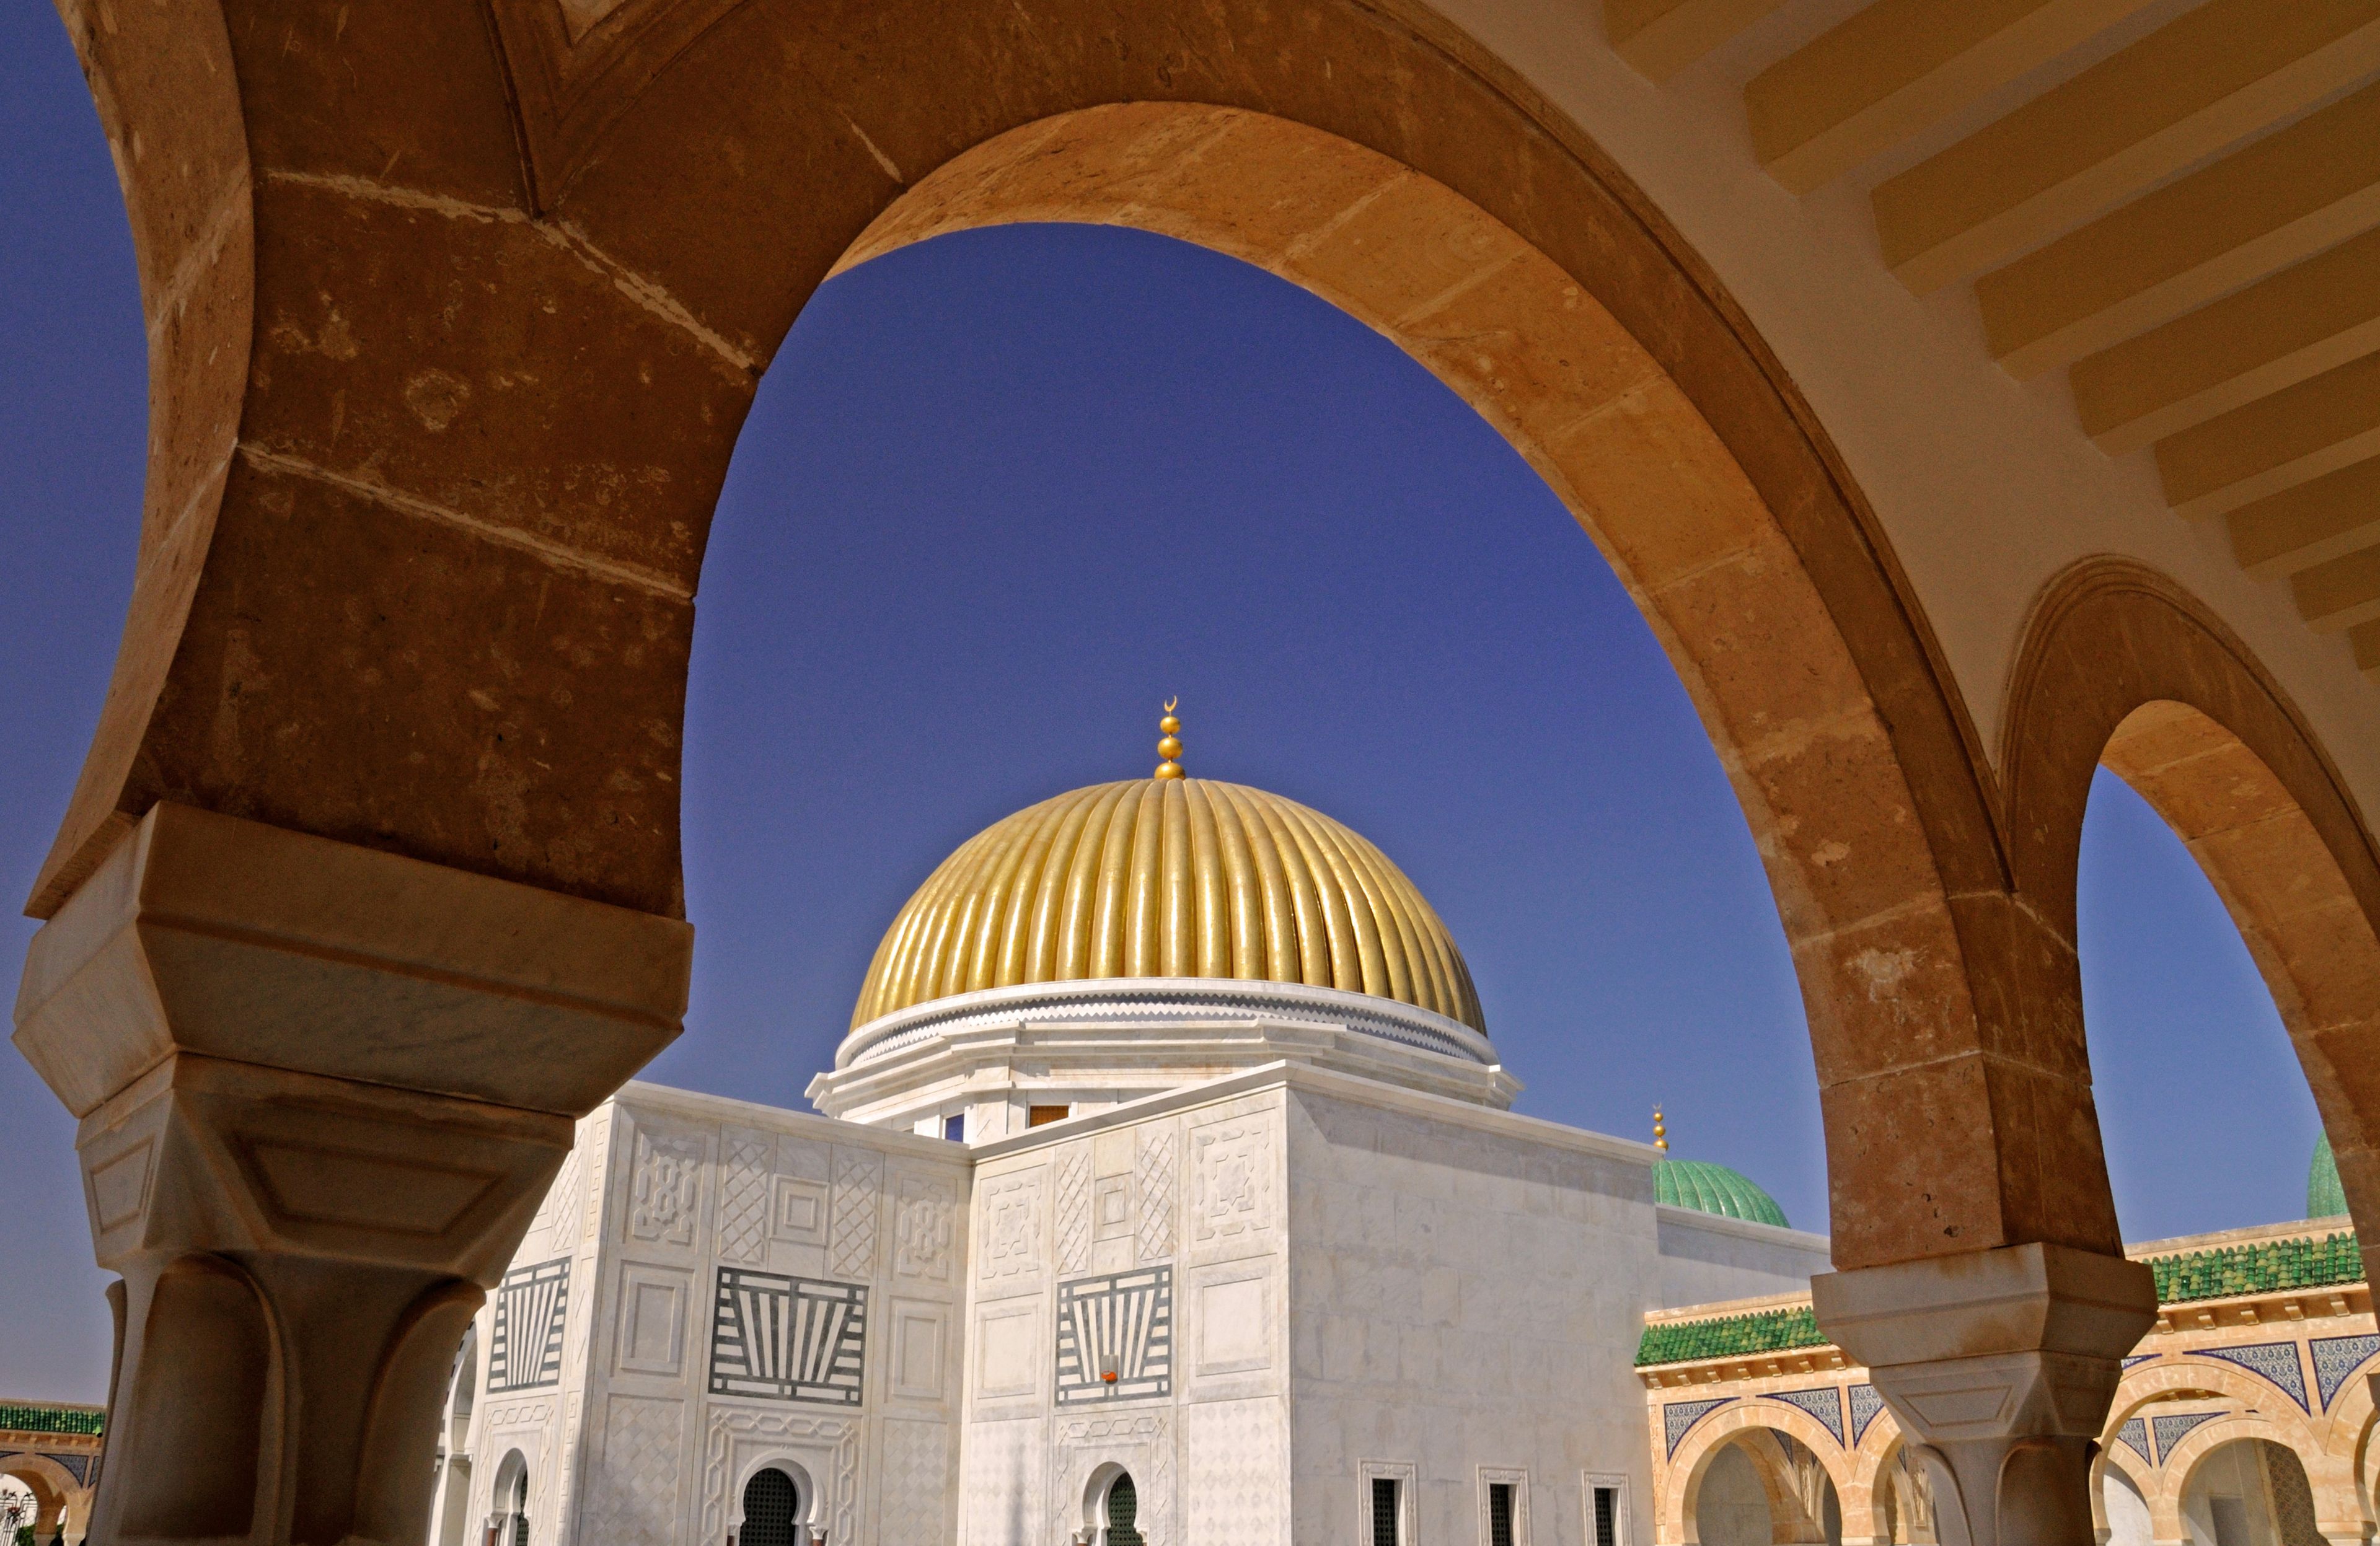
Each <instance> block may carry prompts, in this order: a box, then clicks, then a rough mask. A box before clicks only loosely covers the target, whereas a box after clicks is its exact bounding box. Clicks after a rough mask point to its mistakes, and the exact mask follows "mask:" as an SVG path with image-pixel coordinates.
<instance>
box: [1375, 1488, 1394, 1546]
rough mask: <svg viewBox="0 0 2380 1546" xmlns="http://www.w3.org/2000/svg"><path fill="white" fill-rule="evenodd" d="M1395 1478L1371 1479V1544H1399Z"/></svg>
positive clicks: (1390, 1545)
mask: <svg viewBox="0 0 2380 1546" xmlns="http://www.w3.org/2000/svg"><path fill="white" fill-rule="evenodd" d="M1397 1512H1398V1510H1397V1480H1396V1478H1394V1477H1389V1476H1376V1477H1374V1478H1373V1479H1372V1546H1399V1542H1398V1540H1397Z"/></svg>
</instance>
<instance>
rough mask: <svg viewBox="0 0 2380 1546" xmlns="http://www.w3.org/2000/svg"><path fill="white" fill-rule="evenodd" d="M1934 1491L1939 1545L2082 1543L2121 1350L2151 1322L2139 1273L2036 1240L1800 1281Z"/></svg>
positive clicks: (2151, 1287) (2147, 1279) (2152, 1293)
mask: <svg viewBox="0 0 2380 1546" xmlns="http://www.w3.org/2000/svg"><path fill="white" fill-rule="evenodd" d="M1810 1290H1811V1298H1812V1301H1813V1305H1814V1308H1815V1310H1816V1312H1817V1319H1818V1325H1819V1327H1820V1329H1821V1330H1823V1331H1824V1332H1826V1334H1827V1335H1828V1336H1829V1337H1830V1338H1832V1339H1833V1341H1834V1343H1835V1345H1836V1346H1837V1347H1840V1348H1842V1349H1843V1350H1844V1351H1845V1352H1846V1353H1848V1354H1850V1355H1851V1356H1852V1358H1853V1359H1856V1360H1857V1361H1859V1362H1861V1363H1864V1364H1865V1365H1866V1366H1867V1368H1868V1371H1869V1377H1870V1379H1872V1380H1873V1381H1874V1382H1875V1384H1876V1392H1877V1394H1878V1395H1882V1396H1883V1397H1884V1400H1885V1404H1886V1405H1887V1406H1888V1407H1891V1408H1892V1414H1893V1416H1894V1417H1895V1418H1896V1419H1899V1420H1900V1427H1901V1431H1902V1432H1903V1433H1905V1434H1906V1435H1907V1436H1908V1443H1909V1445H1910V1450H1911V1452H1912V1453H1913V1455H1917V1456H1918V1457H1919V1458H1920V1459H1921V1460H1923V1461H1924V1462H1925V1467H1926V1472H1927V1476H1928V1478H1929V1480H1931V1482H1932V1485H1933V1493H1934V1511H1935V1529H1936V1533H1937V1538H1938V1539H1939V1540H1941V1541H1942V1542H1943V1543H1944V1546H2090V1543H2091V1542H2092V1541H2093V1540H2094V1539H2095V1530H2094V1528H2093V1525H2092V1519H2091V1491H2090V1487H2091V1482H2090V1478H2091V1460H2092V1456H2093V1455H2094V1453H2095V1441H2096V1440H2097V1438H2098V1436H2099V1431H2100V1429H2101V1428H2102V1426H2103V1425H2104V1424H2105V1423H2106V1421H2107V1408H2108V1406H2109V1404H2110V1403H2111V1402H2112V1401H2113V1400H2114V1399H2115V1395H2116V1382H2117V1379H2118V1378H2119V1376H2120V1375H2121V1373H2122V1372H2123V1365H2122V1359H2123V1358H2124V1356H2125V1355H2126V1354H2128V1353H2130V1352H2131V1350H2132V1348H2133V1347H2134V1345H2136V1344H2137V1343H2138V1342H2139V1341H2140V1339H2141V1337H2142V1336H2143V1335H2144V1334H2145V1333H2146V1332H2147V1331H2148V1329H2149V1327H2150V1326H2151V1325H2152V1324H2154V1323H2155V1320H2156V1289H2155V1279H2154V1278H2153V1277H2152V1275H2151V1274H2150V1273H2149V1270H2148V1268H2147V1267H2145V1266H2143V1265H2142V1264H2141V1263H2139V1262H2128V1261H2125V1260H2123V1259H2122V1258H2120V1257H2114V1256H2101V1255H2098V1254H2096V1253H2095V1252H2092V1251H2086V1250H2074V1249H2072V1248H2071V1247H2067V1246H2056V1245H2046V1244H2033V1245H2022V1246H2007V1247H2002V1248H1999V1249H1998V1250H1980V1251H1969V1252H1964V1253H1962V1254H1960V1255H1957V1256H1943V1257H1935V1258H1931V1259H1928V1260H1924V1261H1917V1262H1900V1263H1898V1264H1896V1265H1893V1266H1888V1267H1864V1268H1860V1269H1857V1270H1855V1271H1851V1272H1840V1273H1829V1274H1824V1275H1822V1276H1819V1277H1815V1278H1813V1279H1812V1280H1811V1283H1810Z"/></svg>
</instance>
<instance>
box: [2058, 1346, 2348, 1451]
mask: <svg viewBox="0 0 2380 1546" xmlns="http://www.w3.org/2000/svg"><path fill="white" fill-rule="evenodd" d="M2190 1392H2204V1393H2206V1394H2208V1395H2214V1396H2217V1397H2220V1398H2221V1399H2223V1400H2226V1401H2230V1402H2235V1403H2237V1404H2238V1405H2239V1406H2240V1407H2241V1408H2242V1409H2243V1410H2245V1409H2250V1408H2253V1410H2255V1411H2257V1412H2260V1413H2263V1414H2265V1417H2264V1419H2263V1420H2265V1422H2266V1423H2268V1424H2269V1425H2270V1426H2271V1427H2272V1428H2273V1429H2274V1430H2275V1431H2277V1432H2281V1433H2284V1434H2286V1435H2287V1437H2286V1438H2285V1439H2284V1440H2283V1441H2282V1442H2283V1443H2287V1444H2289V1447H2290V1448H2292V1449H2296V1450H2299V1451H2301V1452H2306V1451H2312V1450H2317V1449H2320V1448H2321V1447H2322V1437H2321V1433H2320V1431H2319V1429H2318V1428H2317V1426H2316V1422H2315V1419H2313V1418H2312V1417H2311V1416H2309V1415H2308V1414H2306V1413H2304V1412H2302V1411H2300V1410H2299V1409H2298V1406H2297V1403H2296V1402H2294V1401H2292V1400H2290V1399H2289V1394H2288V1393H2287V1392H2286V1391H2284V1390H2282V1389H2281V1387H2280V1386H2278V1385H2277V1384H2274V1383H2272V1382H2271V1381H2270V1380H2267V1379H2265V1378H2264V1377H2263V1376H2261V1375H2258V1374H2253V1373H2251V1372H2249V1371H2247V1370H2245V1369H2242V1368H2240V1366H2239V1365H2238V1364H2236V1363H2228V1362H2225V1361H2224V1360H2222V1359H2201V1358H2192V1357H2190V1356H2189V1355H2187V1354H2184V1355H2181V1356H2180V1357H2178V1358H2175V1359H2172V1360H2170V1361H2166V1360H2160V1361H2159V1362H2157V1363H2156V1364H2154V1365H2150V1366H2146V1367H2143V1368H2142V1369H2139V1370H2135V1371H2132V1372H2131V1374H2129V1375H2127V1376H2126V1377H2125V1378H2124V1379H2123V1381H2122V1382H2121V1383H2119V1384H2118V1385H2117V1387H2116V1399H2115V1401H2114V1403H2113V1404H2112V1405H2111V1406H2110V1407H2109V1408H2108V1412H2107V1424H2106V1426H2105V1427H2104V1428H2102V1429H2101V1430H2100V1432H2101V1439H2100V1445H2101V1447H2102V1448H2103V1449H2107V1448H2112V1447H2113V1446H2114V1445H2115V1443H2116V1442H2117V1441H2116V1431H2117V1430H2118V1429H2119V1428H2121V1427H2122V1426H2123V1425H2124V1422H2125V1420H2126V1419H2130V1418H2134V1417H2139V1416H2141V1415H2142V1414H2143V1408H2144V1407H2147V1406H2149V1405H2150V1404H2151V1403H2153V1402H2155V1401H2157V1400H2158V1399H2159V1398H2161V1397H2166V1396H2174V1395H2182V1394H2184V1393H2190ZM2157 1466H2158V1468H2159V1469H2160V1470H2162V1469H2163V1468H2164V1467H2165V1457H2164V1456H2163V1455H2159V1456H2158V1457H2157Z"/></svg>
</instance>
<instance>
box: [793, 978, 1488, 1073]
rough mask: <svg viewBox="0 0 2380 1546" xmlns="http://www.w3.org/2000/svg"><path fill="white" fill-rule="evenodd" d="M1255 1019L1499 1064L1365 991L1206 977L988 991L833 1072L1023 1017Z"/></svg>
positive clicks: (1050, 1020) (1449, 1024)
mask: <svg viewBox="0 0 2380 1546" xmlns="http://www.w3.org/2000/svg"><path fill="white" fill-rule="evenodd" d="M1258 1017H1261V1018H1263V1019H1267V1020H1275V1021H1293V1022H1300V1023H1305V1024H1311V1025H1317V1026H1330V1027H1339V1028H1344V1029H1346V1030H1350V1031H1359V1032H1363V1033H1366V1034H1368V1035H1373V1036H1377V1037H1378V1038H1380V1039H1381V1040H1383V1041H1387V1042H1392V1043H1394V1044H1396V1045H1399V1046H1403V1047H1408V1048H1413V1049H1415V1050H1418V1051H1422V1052H1429V1053H1435V1054H1437V1055H1439V1057H1455V1058H1460V1059H1462V1060H1463V1061H1464V1062H1467V1063H1476V1064H1479V1065H1481V1066H1483V1067H1488V1068H1493V1067H1495V1066H1496V1065H1497V1063H1498V1061H1499V1059H1498V1057H1497V1056H1496V1049H1495V1047H1494V1046H1493V1045H1491V1044H1490V1043H1489V1042H1488V1038H1487V1037H1485V1036H1483V1035H1481V1034H1480V1033H1478V1032H1476V1031H1474V1030H1472V1029H1471V1028H1470V1027H1469V1026H1467V1025H1464V1024H1462V1023H1461V1022H1459V1021H1452V1020H1449V1019H1448V1018H1447V1017H1446V1016H1444V1015H1440V1014H1434V1013H1432V1012H1431V1011H1430V1010H1427V1009H1417V1008H1415V1006H1413V1005H1410V1004H1400V1003H1397V1002H1395V1001H1394V1000H1391V999H1383V998H1378V997H1374V996H1371V995H1369V994H1362V993H1351V992H1348V991H1346V990H1344V989H1341V988H1323V987H1308V986H1305V985H1304V984H1294V983H1252V982H1245V981H1238V980H1232V979H1217V978H1211V977H1096V978H1089V979H1086V980H1084V981H1080V982H1072V983H1030V984H1020V985H1018V986H1016V987H1005V988H985V989H981V990H979V991H977V992H975V993H964V994H958V995H955V996H952V997H948V998H936V999H931V1000H929V1001H928V1002H926V1003H923V1004H918V1005H916V1006H914V1007H912V1008H909V1009H899V1010H895V1011H894V1012H893V1013H892V1014H889V1015H881V1016H879V1017H878V1018H877V1019H875V1020H872V1021H868V1023H867V1024H865V1025H862V1026H860V1027H858V1028H857V1029H856V1030H854V1031H853V1032H852V1033H851V1034H850V1035H848V1036H846V1037H844V1042H843V1045H842V1046H841V1047H839V1048H837V1049H836V1052H835V1057H834V1066H835V1067H836V1069H848V1068H852V1067H854V1066H856V1065H857V1064H860V1063H865V1062H868V1061H870V1060H873V1059H875V1058H879V1057H890V1056H891V1055H892V1054H893V1053H896V1052H899V1051H901V1050H902V1049H904V1048H905V1047H909V1046H914V1045H917V1043H919V1042H922V1041H926V1040H928V1039H929V1038H930V1037H934V1036H941V1035H949V1034H952V1033H955V1032H959V1031H964V1030H968V1029H971V1028H973V1027H976V1026H982V1025H998V1024H1005V1023H1010V1022H1014V1021H1019V1020H1025V1021H1036V1022H1038V1023H1041V1024H1066V1023H1075V1022H1082V1021H1100V1022H1103V1023H1104V1022H1116V1021H1125V1022H1129V1021H1147V1022H1148V1023H1150V1024H1151V1025H1155V1024H1160V1023H1166V1022H1179V1021H1215V1020H1240V1019H1256V1018H1258Z"/></svg>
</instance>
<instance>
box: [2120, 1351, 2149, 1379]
mask: <svg viewBox="0 0 2380 1546" xmlns="http://www.w3.org/2000/svg"><path fill="white" fill-rule="evenodd" d="M2155 1357H2156V1355H2155V1353H2134V1354H2133V1355H2132V1356H2131V1358H2128V1359H2125V1360H2124V1371H2125V1372H2126V1373H2128V1374H2129V1373H2131V1371H2132V1370H2133V1369H2134V1368H2135V1367H2136V1366H2138V1365H2140V1364H2143V1363H2146V1362H2148V1361H2149V1359H2153V1358H2155Z"/></svg>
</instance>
